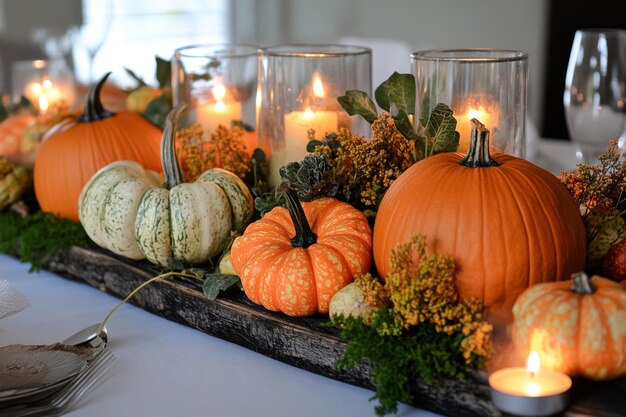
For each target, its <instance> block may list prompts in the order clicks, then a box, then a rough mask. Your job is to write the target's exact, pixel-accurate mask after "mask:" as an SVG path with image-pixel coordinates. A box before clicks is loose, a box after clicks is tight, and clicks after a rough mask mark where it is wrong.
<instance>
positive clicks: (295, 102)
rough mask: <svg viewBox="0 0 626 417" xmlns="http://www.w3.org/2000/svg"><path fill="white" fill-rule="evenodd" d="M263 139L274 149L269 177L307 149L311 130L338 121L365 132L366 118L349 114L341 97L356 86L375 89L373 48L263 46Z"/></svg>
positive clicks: (318, 133) (318, 135) (321, 131)
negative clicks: (342, 105) (338, 99)
mask: <svg viewBox="0 0 626 417" xmlns="http://www.w3.org/2000/svg"><path fill="white" fill-rule="evenodd" d="M259 82H260V85H261V93H260V102H261V108H260V116H259V122H260V123H259V125H260V127H259V136H260V137H259V143H260V144H261V147H262V148H263V150H265V152H267V153H269V155H270V164H269V168H270V173H269V183H270V185H271V186H276V185H277V184H278V183H279V182H280V174H279V169H280V167H281V166H283V165H286V164H287V163H289V162H292V161H299V160H302V159H303V158H304V156H305V155H306V154H307V144H308V142H309V131H310V130H311V129H313V130H314V137H315V139H318V140H320V139H323V138H324V135H325V134H326V133H328V132H336V131H337V130H338V129H339V128H340V127H346V128H350V129H351V130H352V131H354V132H355V133H357V134H362V135H365V134H366V128H367V122H365V123H363V122H364V121H362V120H360V119H361V118H360V117H358V116H350V115H348V114H347V113H346V112H345V111H344V110H343V109H342V108H341V106H340V105H339V102H338V101H337V97H339V96H342V95H344V94H345V92H346V90H351V89H357V90H362V91H364V92H366V93H367V94H370V95H371V90H372V53H371V50H370V49H369V48H365V47H361V46H352V45H297V44H294V45H280V46H274V47H270V48H266V49H264V50H263V54H262V57H261V68H260V73H259Z"/></svg>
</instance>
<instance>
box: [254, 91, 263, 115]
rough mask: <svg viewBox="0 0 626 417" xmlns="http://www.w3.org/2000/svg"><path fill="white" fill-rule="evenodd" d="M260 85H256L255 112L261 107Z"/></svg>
mask: <svg viewBox="0 0 626 417" xmlns="http://www.w3.org/2000/svg"><path fill="white" fill-rule="evenodd" d="M261 99H262V97H261V86H258V87H257V88H256V101H255V103H254V104H255V105H256V111H257V113H258V112H259V109H260V108H261Z"/></svg>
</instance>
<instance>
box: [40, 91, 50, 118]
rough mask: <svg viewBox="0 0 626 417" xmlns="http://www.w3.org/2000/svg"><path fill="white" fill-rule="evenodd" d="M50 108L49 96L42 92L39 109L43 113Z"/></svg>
mask: <svg viewBox="0 0 626 417" xmlns="http://www.w3.org/2000/svg"><path fill="white" fill-rule="evenodd" d="M47 110H48V96H47V95H45V94H41V95H40V96H39V111H41V113H45V112H46V111H47Z"/></svg>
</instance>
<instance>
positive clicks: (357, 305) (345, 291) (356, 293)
mask: <svg viewBox="0 0 626 417" xmlns="http://www.w3.org/2000/svg"><path fill="white" fill-rule="evenodd" d="M372 311H374V309H373V308H372V307H371V306H370V305H369V304H367V303H366V302H365V296H364V294H363V291H361V289H360V288H359V287H358V286H357V285H356V284H355V283H354V282H352V283H350V284H348V285H346V286H345V287H343V288H342V289H340V290H339V291H337V292H336V293H335V295H334V296H333V298H332V299H331V300H330V305H329V306H328V315H329V316H330V317H333V316H344V317H348V316H353V317H367V316H368V315H370V314H371V312H372Z"/></svg>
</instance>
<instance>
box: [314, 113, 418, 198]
mask: <svg viewBox="0 0 626 417" xmlns="http://www.w3.org/2000/svg"><path fill="white" fill-rule="evenodd" d="M309 134H310V135H311V133H309ZM309 138H311V139H312V137H311V136H309ZM335 140H336V141H338V142H340V143H341V146H340V147H338V148H336V149H331V148H330V147H329V146H318V147H317V148H316V149H315V152H314V154H318V155H327V156H328V157H329V159H330V160H331V161H332V164H333V166H334V167H335V170H336V174H335V175H336V179H337V181H338V182H339V183H340V184H342V190H341V192H340V193H341V194H342V195H343V196H344V197H346V199H347V200H348V201H350V194H351V193H352V192H353V191H352V190H353V189H355V188H356V190H357V192H358V198H357V200H359V201H360V202H361V203H362V204H364V205H365V206H375V205H378V204H379V203H380V200H381V199H382V196H383V195H384V193H385V191H387V189H388V188H389V187H390V186H391V183H392V182H393V181H394V180H395V179H396V178H398V177H399V176H400V174H402V173H403V172H404V171H406V170H407V169H408V168H409V167H410V166H411V165H413V163H415V158H416V156H415V145H414V144H413V142H412V141H409V140H407V139H406V138H405V137H404V136H403V135H402V134H401V133H400V132H399V131H398V129H397V128H396V125H395V122H394V120H393V117H392V116H391V115H390V114H388V113H382V114H381V115H380V116H379V117H378V119H376V120H375V121H374V123H373V124H372V139H371V140H365V139H364V138H363V137H362V136H358V135H355V134H353V133H352V132H351V131H350V130H348V129H344V128H342V129H339V132H338V133H337V137H336V139H335Z"/></svg>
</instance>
